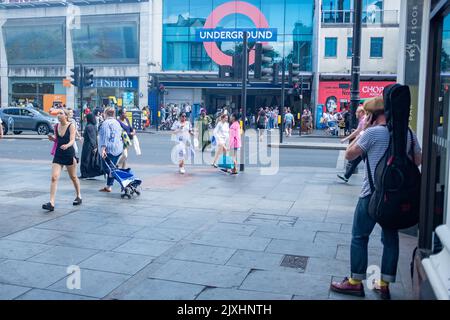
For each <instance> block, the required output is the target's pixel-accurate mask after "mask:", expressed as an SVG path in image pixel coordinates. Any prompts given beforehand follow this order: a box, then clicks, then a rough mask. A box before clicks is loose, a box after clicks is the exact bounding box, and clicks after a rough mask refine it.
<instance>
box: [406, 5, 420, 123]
mask: <svg viewBox="0 0 450 320" xmlns="http://www.w3.org/2000/svg"><path fill="white" fill-rule="evenodd" d="M406 14H407V17H406V43H405V66H404V68H405V69H404V70H405V73H404V74H405V79H404V84H405V85H408V86H409V89H410V92H411V119H410V120H411V127H412V128H413V129H416V128H417V109H418V101H419V91H418V87H419V74H420V56H421V54H420V53H421V36H422V31H421V29H422V17H423V1H422V0H408V1H407V13H406Z"/></svg>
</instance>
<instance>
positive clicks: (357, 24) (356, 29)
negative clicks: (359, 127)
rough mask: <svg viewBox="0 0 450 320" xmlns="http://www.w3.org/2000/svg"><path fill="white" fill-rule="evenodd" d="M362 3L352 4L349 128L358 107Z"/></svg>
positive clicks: (354, 126)
mask: <svg viewBox="0 0 450 320" xmlns="http://www.w3.org/2000/svg"><path fill="white" fill-rule="evenodd" d="M361 2H362V1H361V0H354V2H353V7H354V11H353V40H352V41H353V48H352V50H353V51H352V71H351V72H352V84H351V98H350V112H351V113H350V114H351V116H350V128H351V129H355V128H356V109H357V108H358V106H359V101H360V98H359V79H360V75H361V72H360V59H361V18H362V3H361Z"/></svg>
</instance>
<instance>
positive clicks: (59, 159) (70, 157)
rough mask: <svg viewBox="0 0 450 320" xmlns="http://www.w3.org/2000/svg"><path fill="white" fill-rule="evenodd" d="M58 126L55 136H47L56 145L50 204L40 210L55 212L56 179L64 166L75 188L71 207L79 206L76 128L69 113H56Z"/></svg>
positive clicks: (64, 111) (63, 111)
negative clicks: (74, 145) (75, 146)
mask: <svg viewBox="0 0 450 320" xmlns="http://www.w3.org/2000/svg"><path fill="white" fill-rule="evenodd" d="M58 121H59V124H57V125H56V126H55V135H54V136H51V135H49V136H48V139H49V140H50V141H55V140H56V143H57V146H56V151H55V155H54V158H53V164H52V183H51V187H50V202H48V203H45V204H43V205H42V209H45V210H48V211H53V210H55V195H56V187H57V185H58V179H59V176H60V175H61V170H62V168H63V167H64V166H66V167H67V172H68V173H69V177H70V179H71V180H72V182H73V186H74V187H75V192H76V198H75V200H74V201H73V205H74V206H76V205H80V204H81V202H82V201H81V193H80V181H79V180H78V178H77V161H76V159H75V149H74V148H73V144H74V143H75V131H76V128H75V127H74V126H73V125H72V124H71V123H70V121H69V113H68V111H67V110H62V109H61V110H60V111H59V113H58Z"/></svg>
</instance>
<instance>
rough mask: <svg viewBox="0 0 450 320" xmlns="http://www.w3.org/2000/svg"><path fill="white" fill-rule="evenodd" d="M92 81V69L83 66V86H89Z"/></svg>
mask: <svg viewBox="0 0 450 320" xmlns="http://www.w3.org/2000/svg"><path fill="white" fill-rule="evenodd" d="M93 83H94V69H93V68H88V67H84V68H83V87H90V86H92V84H93Z"/></svg>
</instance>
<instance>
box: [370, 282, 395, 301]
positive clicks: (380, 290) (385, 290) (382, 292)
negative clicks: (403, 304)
mask: <svg viewBox="0 0 450 320" xmlns="http://www.w3.org/2000/svg"><path fill="white" fill-rule="evenodd" d="M373 291H374V292H375V293H376V294H378V295H379V296H380V298H381V300H391V292H390V291H389V286H380V285H379V284H378V283H375V284H374V287H373Z"/></svg>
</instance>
